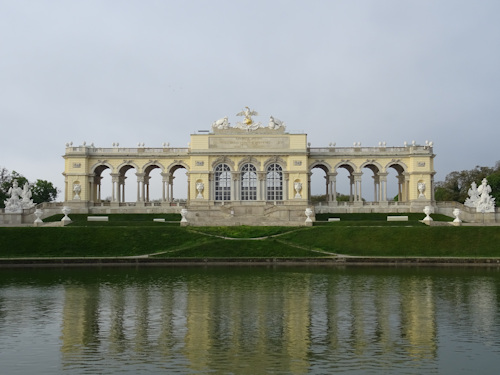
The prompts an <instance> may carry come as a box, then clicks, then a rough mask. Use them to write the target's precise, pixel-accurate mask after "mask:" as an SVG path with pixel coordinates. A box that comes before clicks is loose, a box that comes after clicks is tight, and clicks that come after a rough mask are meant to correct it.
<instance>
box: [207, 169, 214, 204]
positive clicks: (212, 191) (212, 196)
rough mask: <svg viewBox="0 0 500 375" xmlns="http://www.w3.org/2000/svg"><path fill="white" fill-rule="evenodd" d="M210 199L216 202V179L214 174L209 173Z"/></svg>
mask: <svg viewBox="0 0 500 375" xmlns="http://www.w3.org/2000/svg"><path fill="white" fill-rule="evenodd" d="M208 199H209V200H211V201H214V200H215V179H214V172H209V173H208Z"/></svg>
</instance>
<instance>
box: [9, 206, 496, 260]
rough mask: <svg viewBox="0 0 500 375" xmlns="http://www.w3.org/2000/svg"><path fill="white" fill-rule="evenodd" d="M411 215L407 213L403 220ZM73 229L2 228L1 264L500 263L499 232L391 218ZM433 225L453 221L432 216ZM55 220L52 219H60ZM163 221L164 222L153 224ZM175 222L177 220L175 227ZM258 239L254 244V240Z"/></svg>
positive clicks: (414, 217)
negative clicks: (122, 259) (110, 260)
mask: <svg viewBox="0 0 500 375" xmlns="http://www.w3.org/2000/svg"><path fill="white" fill-rule="evenodd" d="M404 215H406V214H404ZM70 216H71V218H72V220H73V223H72V224H71V225H69V226H67V227H64V228H63V227H45V228H26V227H25V228H0V258H9V257H96V256H97V257H118V256H144V255H148V256H154V257H175V258H183V257H188V258H193V257H195V258H210V257H230V258H237V257H242V258H245V257H254V258H260V257H265V258H269V257H272V258H280V257H309V258H310V257H325V256H332V255H334V254H337V253H338V254H346V255H359V256H393V257H408V256H425V257H433V256H444V257H500V245H499V244H500V227H452V226H436V227H428V226H426V225H424V224H422V223H420V222H419V221H418V220H421V219H422V214H408V216H409V221H408V222H387V220H386V218H387V215H386V214H343V215H338V214H336V215H332V214H330V215H329V216H331V217H340V218H341V221H340V222H335V223H328V222H326V219H327V216H325V215H317V219H318V220H325V221H324V222H319V221H318V222H317V223H315V226H313V227H246V226H239V227H180V226H179V220H180V216H179V215H171V214H165V215H157V214H154V215H149V214H143V215H107V216H108V217H109V220H110V221H109V222H87V221H86V216H87V215H70ZM432 216H433V218H434V220H443V221H451V220H452V219H451V218H449V217H446V216H439V215H432ZM61 217H62V215H61V216H59V215H56V216H54V217H51V218H49V219H46V220H45V222H47V221H51V220H52V221H57V220H60V219H61ZM153 218H164V219H165V220H166V222H165V223H158V222H153V221H152V220H153ZM168 221H171V222H170V223H169V222H168ZM252 238H253V239H252Z"/></svg>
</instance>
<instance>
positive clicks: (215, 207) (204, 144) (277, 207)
mask: <svg viewBox="0 0 500 375" xmlns="http://www.w3.org/2000/svg"><path fill="white" fill-rule="evenodd" d="M255 114H256V112H255V111H250V110H249V109H248V108H247V110H245V111H243V112H241V113H239V115H242V116H244V120H243V121H242V122H239V123H238V124H237V125H236V126H230V124H229V122H228V119H227V118H224V119H221V120H218V121H216V122H214V124H213V125H212V128H211V130H209V131H199V132H197V133H196V134H191V139H190V142H189V144H188V147H186V148H176V147H170V145H167V144H164V145H163V147H157V148H150V147H145V146H144V144H139V145H138V147H136V148H126V147H119V146H118V145H113V147H112V148H101V147H95V146H94V145H93V144H92V145H86V144H84V145H80V146H76V147H75V146H73V145H72V144H68V145H67V147H66V152H65V155H64V159H65V169H64V173H63V174H64V176H65V198H64V199H65V204H66V205H69V206H70V207H72V208H73V209H74V211H73V212H75V213H76V212H88V213H113V212H174V211H176V210H177V211H179V210H180V208H179V207H180V206H182V207H185V208H186V209H187V212H188V213H187V220H188V222H189V223H190V224H191V225H243V224H245V225H300V224H301V223H304V222H305V219H306V215H305V210H306V208H308V207H309V208H312V209H313V213H312V214H311V218H312V219H313V220H314V208H313V207H312V206H311V203H310V197H311V189H310V187H311V174H312V171H313V169H315V168H319V169H321V170H323V171H324V174H325V186H324V191H325V193H326V196H327V201H326V203H324V204H322V205H321V206H320V207H316V212H318V211H321V212H354V211H357V212H376V211H381V212H394V211H408V212H409V211H417V210H418V211H419V212H421V210H422V208H423V206H425V205H429V204H432V202H433V201H434V197H433V190H434V189H433V185H434V174H435V171H434V156H435V155H434V153H433V145H432V143H429V142H426V144H425V145H417V144H415V143H412V144H409V145H405V146H404V147H387V146H386V145H385V144H384V143H380V144H379V146H378V147H361V145H359V144H354V146H353V147H336V146H334V145H332V144H330V145H329V146H327V147H311V145H310V144H308V141H307V134H304V133H299V134H292V133H289V132H287V131H286V129H285V126H284V124H283V123H282V122H281V121H280V120H277V119H274V118H273V117H270V120H269V124H268V125H267V126H262V125H261V124H260V123H256V122H254V120H253V118H252V116H255ZM130 169H133V170H134V171H135V176H136V177H137V178H136V179H135V180H133V181H128V180H127V178H126V176H125V174H126V173H127V171H129V170H130ZM155 169H159V170H160V171H161V177H162V178H161V192H162V195H161V199H160V200H159V201H155V202H152V201H151V199H150V194H149V191H150V179H151V172H152V171H153V170H155ZM178 169H184V170H185V171H186V174H187V200H186V201H185V202H181V203H179V202H175V203H174V202H173V200H174V199H173V198H174V197H173V185H174V178H173V177H174V176H173V175H174V173H175V172H176V171H177V170H178ZM341 169H344V170H347V172H348V178H349V186H350V191H349V197H350V199H349V202H337V196H338V192H337V173H338V171H339V170H341ZM105 170H109V171H110V175H111V191H106V192H104V191H103V189H102V178H103V172H104V171H105ZM390 170H393V171H395V172H396V174H397V192H398V199H397V202H395V201H394V200H393V199H388V198H387V194H388V193H387V183H388V182H387V176H388V173H389V171H390ZM129 176H130V173H129ZM364 178H369V179H370V181H372V186H373V193H372V192H370V194H371V195H373V197H374V199H373V201H370V202H368V201H366V199H364V198H363V193H364V192H363V191H362V184H361V182H362V180H363V179H364ZM129 179H130V177H129ZM133 184H136V185H137V188H136V189H135V190H136V191H137V196H136V197H134V199H132V201H130V199H129V200H128V201H125V187H126V185H127V186H130V185H133ZM103 197H110V199H109V201H106V202H104V200H103ZM75 210H77V211H75Z"/></svg>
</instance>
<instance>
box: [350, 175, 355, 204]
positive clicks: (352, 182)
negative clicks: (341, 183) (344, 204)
mask: <svg viewBox="0 0 500 375" xmlns="http://www.w3.org/2000/svg"><path fill="white" fill-rule="evenodd" d="M353 185H354V176H353V175H352V174H351V175H350V176H349V202H352V201H354V195H353V194H352V190H353V189H352V187H353Z"/></svg>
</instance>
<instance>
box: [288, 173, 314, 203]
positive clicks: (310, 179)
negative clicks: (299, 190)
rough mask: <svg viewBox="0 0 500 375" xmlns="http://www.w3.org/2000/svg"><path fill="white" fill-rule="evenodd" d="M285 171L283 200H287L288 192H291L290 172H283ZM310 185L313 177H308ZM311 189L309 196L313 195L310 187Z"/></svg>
mask: <svg viewBox="0 0 500 375" xmlns="http://www.w3.org/2000/svg"><path fill="white" fill-rule="evenodd" d="M282 173H283V200H284V201H286V200H288V196H289V195H288V192H289V185H290V173H288V172H282ZM308 186H311V177H309V179H308ZM294 190H295V188H294ZM308 191H309V194H308V195H309V196H311V189H308Z"/></svg>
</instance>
